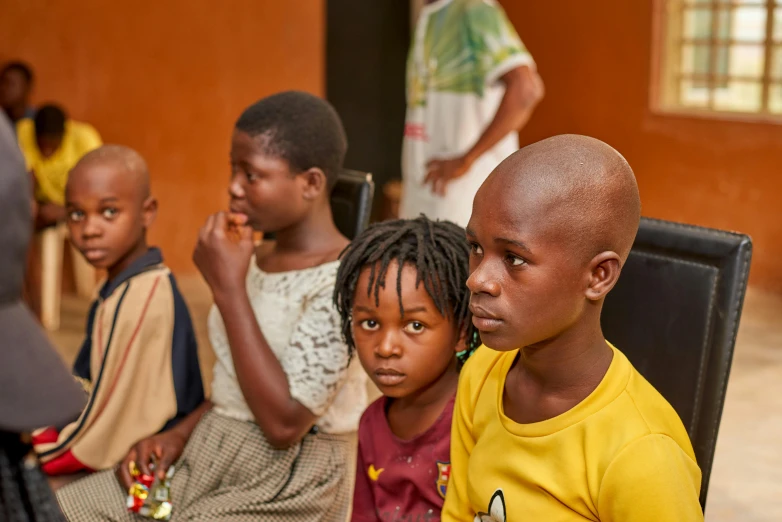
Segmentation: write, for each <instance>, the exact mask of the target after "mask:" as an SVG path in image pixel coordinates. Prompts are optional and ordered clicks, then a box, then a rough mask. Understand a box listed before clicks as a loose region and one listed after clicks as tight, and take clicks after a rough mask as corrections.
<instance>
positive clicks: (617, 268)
mask: <svg viewBox="0 0 782 522" xmlns="http://www.w3.org/2000/svg"><path fill="white" fill-rule="evenodd" d="M621 271H622V258H620V257H619V254H617V253H616V252H611V251H607V252H601V253H599V254H598V255H596V256H595V257H594V258H593V259H592V261H590V263H589V285H588V286H587V289H586V298H587V299H589V300H590V301H599V300H600V299H603V298H604V297H605V296H606V294H608V292H610V291H611V289H612V288H613V287H614V285H615V284H616V282H617V280H618V279H619V274H620V273H621Z"/></svg>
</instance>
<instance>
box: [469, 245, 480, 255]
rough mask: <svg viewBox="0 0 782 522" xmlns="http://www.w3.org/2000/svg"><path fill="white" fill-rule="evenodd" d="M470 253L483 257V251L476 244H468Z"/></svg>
mask: <svg viewBox="0 0 782 522" xmlns="http://www.w3.org/2000/svg"><path fill="white" fill-rule="evenodd" d="M470 252H472V253H473V254H475V255H476V256H481V255H483V249H482V248H481V245H479V244H478V243H470Z"/></svg>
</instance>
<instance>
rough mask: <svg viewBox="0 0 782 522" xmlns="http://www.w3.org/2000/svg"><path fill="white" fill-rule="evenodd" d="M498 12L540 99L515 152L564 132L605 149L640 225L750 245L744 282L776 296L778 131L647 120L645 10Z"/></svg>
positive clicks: (780, 271)
mask: <svg viewBox="0 0 782 522" xmlns="http://www.w3.org/2000/svg"><path fill="white" fill-rule="evenodd" d="M502 3H503V5H504V7H505V9H506V11H507V13H508V15H509V17H510V18H511V20H512V21H513V23H514V24H515V26H516V28H517V29H518V31H519V34H520V35H521V37H522V39H523V40H524V42H525V44H526V45H527V46H528V47H529V49H530V51H531V52H532V54H533V55H534V57H535V60H536V62H537V63H538V69H539V71H540V73H541V76H542V77H543V80H544V82H545V84H546V89H547V93H546V99H545V101H544V102H543V103H542V104H541V106H540V108H539V109H538V111H537V113H536V114H535V116H534V118H533V120H532V122H531V123H530V125H529V126H528V127H527V128H526V129H524V131H523V132H522V135H521V139H522V143H529V142H533V141H536V140H538V139H542V138H544V137H547V136H551V135H554V134H561V133H566V132H569V133H579V134H588V135H590V136H594V137H597V138H600V139H602V140H604V141H606V142H608V143H610V144H611V145H613V146H614V147H616V148H617V149H618V150H619V151H620V152H622V154H624V155H625V157H626V158H627V160H628V161H629V162H630V164H631V165H632V166H633V169H634V170H635V173H636V175H637V177H638V183H639V185H640V189H641V201H642V203H643V210H644V214H645V215H647V216H652V217H658V218H663V219H670V220H675V221H682V222H687V223H695V224H699V225H705V226H710V227H717V228H724V229H732V230H738V231H740V232H744V233H748V234H750V235H751V236H752V238H753V240H754V243H755V251H754V259H753V263H752V268H751V278H750V281H751V283H752V284H754V285H757V286H761V287H765V288H767V289H771V290H775V291H781V292H782V174H781V173H780V172H781V171H782V168H781V166H782V126H780V125H774V124H767V123H746V122H735V121H733V122H731V121H724V120H723V121H720V120H712V119H695V118H685V117H679V116H669V115H656V114H652V113H651V112H650V110H649V101H648V100H649V85H650V74H651V73H650V71H651V54H652V12H653V11H652V1H651V0H601V1H599V2H584V1H577V0H565V1H556V2H553V1H546V2H544V1H533V0H523V1H522V0H504V1H503V2H502Z"/></svg>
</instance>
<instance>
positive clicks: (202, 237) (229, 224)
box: [193, 212, 255, 294]
mask: <svg viewBox="0 0 782 522" xmlns="http://www.w3.org/2000/svg"><path fill="white" fill-rule="evenodd" d="M246 222H247V218H246V216H243V215H240V214H235V215H232V216H229V215H228V214H226V213H224V212H219V213H217V214H214V215H213V216H210V217H209V219H207V221H206V224H205V225H204V226H203V228H201V232H200V233H199V235H198V243H197V244H196V248H195V252H193V261H194V262H195V264H196V266H197V267H198V270H199V271H200V272H201V275H203V276H204V279H205V280H206V282H207V284H208V285H209V287H210V288H211V289H212V293H213V294H215V293H217V292H226V293H233V292H236V291H241V289H243V288H244V286H245V280H246V279H247V270H248V269H249V268H250V260H251V259H252V255H253V250H254V249H255V245H254V244H253V239H252V229H251V228H250V227H248V226H247V225H246Z"/></svg>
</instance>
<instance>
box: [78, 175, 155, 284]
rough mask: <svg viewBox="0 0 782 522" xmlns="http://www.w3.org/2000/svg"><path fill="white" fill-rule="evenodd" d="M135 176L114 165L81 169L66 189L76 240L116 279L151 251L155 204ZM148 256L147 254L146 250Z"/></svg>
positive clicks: (88, 256)
mask: <svg viewBox="0 0 782 522" xmlns="http://www.w3.org/2000/svg"><path fill="white" fill-rule="evenodd" d="M136 181H137V178H136V177H135V176H132V175H129V174H128V173H126V172H124V170H123V169H121V168H119V167H118V166H117V165H115V164H113V163H108V162H107V163H94V162H93V163H91V164H87V165H77V166H76V168H74V169H73V170H72V171H71V173H70V175H69V178H68V184H67V187H66V190H65V199H66V205H65V206H66V212H67V215H68V218H67V222H68V228H69V229H70V233H71V241H72V242H73V244H74V246H75V247H76V248H77V249H78V250H79V252H81V253H82V255H84V257H85V258H86V259H87V261H89V262H90V264H91V265H93V266H94V267H96V268H103V269H107V270H109V273H110V276H113V275H116V273H119V272H120V271H121V270H122V269H124V268H125V267H126V265H127V264H130V263H131V262H132V261H133V260H134V259H133V258H132V256H131V254H133V253H134V252H135V251H137V250H146V237H145V233H146V229H147V228H148V227H149V226H150V225H151V224H152V221H153V220H154V217H155V213H156V208H157V206H156V203H155V201H154V200H153V199H152V198H147V199H146V200H145V198H144V194H143V193H142V189H141V187H139V186H138V183H137V182H136ZM142 253H143V252H142Z"/></svg>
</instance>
